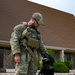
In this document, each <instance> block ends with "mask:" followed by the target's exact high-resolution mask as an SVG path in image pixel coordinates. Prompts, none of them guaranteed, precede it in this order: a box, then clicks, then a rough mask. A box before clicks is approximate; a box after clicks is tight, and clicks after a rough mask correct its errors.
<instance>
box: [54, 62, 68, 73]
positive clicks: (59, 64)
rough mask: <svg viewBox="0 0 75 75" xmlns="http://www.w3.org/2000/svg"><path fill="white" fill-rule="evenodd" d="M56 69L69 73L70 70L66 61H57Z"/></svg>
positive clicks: (56, 70)
mask: <svg viewBox="0 0 75 75" xmlns="http://www.w3.org/2000/svg"><path fill="white" fill-rule="evenodd" d="M53 67H54V71H55V72H59V73H67V72H69V68H68V67H67V66H66V65H65V63H64V62H61V61H56V62H55V63H54V66H53Z"/></svg>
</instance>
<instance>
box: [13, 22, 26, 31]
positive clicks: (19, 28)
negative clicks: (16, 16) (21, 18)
mask: <svg viewBox="0 0 75 75" xmlns="http://www.w3.org/2000/svg"><path fill="white" fill-rule="evenodd" d="M26 27H27V22H22V23H21V24H18V25H16V26H15V27H14V29H13V30H14V31H15V30H19V31H21V30H23V29H25V28H26Z"/></svg>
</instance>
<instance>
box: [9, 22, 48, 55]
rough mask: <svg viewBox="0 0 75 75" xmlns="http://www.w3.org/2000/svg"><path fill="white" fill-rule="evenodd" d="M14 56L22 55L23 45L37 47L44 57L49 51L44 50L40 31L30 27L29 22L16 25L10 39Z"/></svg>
mask: <svg viewBox="0 0 75 75" xmlns="http://www.w3.org/2000/svg"><path fill="white" fill-rule="evenodd" d="M10 45H11V50H12V55H14V54H16V53H21V50H20V49H21V48H20V46H21V45H28V46H29V47H35V48H36V49H37V50H38V51H39V52H40V53H41V55H42V56H43V55H44V54H45V53H46V52H47V50H46V49H45V48H44V45H43V42H42V40H41V36H40V32H39V31H38V29H34V28H32V27H29V26H28V24H27V22H23V23H21V24H19V25H16V26H15V27H14V29H13V32H12V34H11V39H10Z"/></svg>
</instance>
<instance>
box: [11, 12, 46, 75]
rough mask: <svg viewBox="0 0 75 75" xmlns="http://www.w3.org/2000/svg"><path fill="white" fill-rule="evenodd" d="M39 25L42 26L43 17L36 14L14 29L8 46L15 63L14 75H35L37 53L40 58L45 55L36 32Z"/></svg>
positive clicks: (38, 33) (38, 34)
mask: <svg viewBox="0 0 75 75" xmlns="http://www.w3.org/2000/svg"><path fill="white" fill-rule="evenodd" d="M41 25H42V26H43V25H44V23H43V17H42V15H41V14H40V13H38V12H36V13H34V14H33V15H32V17H31V19H30V21H29V22H22V23H21V24H19V25H16V26H15V27H14V29H13V32H12V34H11V39H10V45H11V52H12V56H13V58H14V61H15V69H16V75H36V71H37V69H38V60H39V59H38V52H39V53H40V54H41V55H42V56H44V55H45V53H47V50H46V49H45V48H44V45H43V42H42V40H41V36H40V32H39V30H38V27H39V26H41Z"/></svg>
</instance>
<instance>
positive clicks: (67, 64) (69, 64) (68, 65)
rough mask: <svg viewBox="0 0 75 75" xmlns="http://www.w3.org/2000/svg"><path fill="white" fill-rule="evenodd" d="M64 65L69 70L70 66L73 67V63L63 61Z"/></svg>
mask: <svg viewBox="0 0 75 75" xmlns="http://www.w3.org/2000/svg"><path fill="white" fill-rule="evenodd" d="M64 63H65V65H66V66H67V67H68V68H69V69H71V68H72V65H73V61H64Z"/></svg>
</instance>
